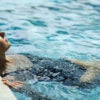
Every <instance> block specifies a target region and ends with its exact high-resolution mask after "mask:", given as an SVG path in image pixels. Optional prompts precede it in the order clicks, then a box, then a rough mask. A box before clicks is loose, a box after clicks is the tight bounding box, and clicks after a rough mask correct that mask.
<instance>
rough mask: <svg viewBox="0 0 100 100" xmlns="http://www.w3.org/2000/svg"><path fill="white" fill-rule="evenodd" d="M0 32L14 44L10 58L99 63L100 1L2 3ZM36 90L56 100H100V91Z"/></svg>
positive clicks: (55, 86)
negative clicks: (18, 55) (14, 55)
mask: <svg viewBox="0 0 100 100" xmlns="http://www.w3.org/2000/svg"><path fill="white" fill-rule="evenodd" d="M0 31H5V32H6V33H7V34H6V36H7V37H8V39H9V41H10V42H11V43H12V47H11V48H10V50H9V51H8V53H9V54H11V53H30V54H34V55H39V56H44V57H50V58H59V57H62V58H63V57H67V58H76V59H83V60H93V59H100V49H99V48H100V1H99V0H0ZM33 88H34V89H37V90H39V91H40V92H43V93H44V94H49V95H51V96H53V97H54V99H55V100H90V99H91V100H100V96H99V94H100V87H96V88H93V89H90V90H89V89H86V90H80V89H78V88H77V87H68V86H64V85H62V84H59V83H48V82H38V83H37V84H34V85H33ZM21 100H22V99H21ZM23 100H24V99H23ZM25 100H30V99H29V98H27V99H25Z"/></svg>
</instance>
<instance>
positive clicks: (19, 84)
mask: <svg viewBox="0 0 100 100" xmlns="http://www.w3.org/2000/svg"><path fill="white" fill-rule="evenodd" d="M2 82H3V83H4V84H5V85H7V86H8V87H10V88H15V89H18V88H20V87H22V86H23V84H24V83H23V82H21V81H14V82H10V81H9V80H7V79H6V78H2Z"/></svg>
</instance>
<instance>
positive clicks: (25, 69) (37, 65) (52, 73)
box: [5, 54, 86, 85]
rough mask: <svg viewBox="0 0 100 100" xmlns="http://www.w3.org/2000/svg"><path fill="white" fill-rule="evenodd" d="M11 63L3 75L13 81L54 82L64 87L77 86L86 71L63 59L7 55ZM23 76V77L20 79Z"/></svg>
mask: <svg viewBox="0 0 100 100" xmlns="http://www.w3.org/2000/svg"><path fill="white" fill-rule="evenodd" d="M8 57H9V58H12V59H13V63H12V64H9V65H8V66H7V67H6V70H5V75H11V76H14V77H15V79H16V78H17V80H20V81H25V80H27V79H34V77H35V78H36V79H37V81H56V82H62V83H63V84H66V85H78V84H79V83H80V78H81V76H82V75H83V74H84V73H85V71H86V69H85V68H84V67H82V66H80V65H77V64H75V63H72V62H71V61H69V60H64V59H57V60H54V59H49V58H44V57H38V56H32V55H29V54H24V55H9V56H8ZM22 75H23V77H22Z"/></svg>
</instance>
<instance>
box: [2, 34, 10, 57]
mask: <svg viewBox="0 0 100 100" xmlns="http://www.w3.org/2000/svg"><path fill="white" fill-rule="evenodd" d="M9 47H10V43H9V42H8V40H7V38H5V33H4V32H0V55H1V54H4V53H5V52H6V51H7V50H8V49H9Z"/></svg>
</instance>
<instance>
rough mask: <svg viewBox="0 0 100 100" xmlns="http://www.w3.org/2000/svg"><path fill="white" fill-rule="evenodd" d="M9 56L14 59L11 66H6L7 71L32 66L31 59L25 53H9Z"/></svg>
mask: <svg viewBox="0 0 100 100" xmlns="http://www.w3.org/2000/svg"><path fill="white" fill-rule="evenodd" d="M7 57H8V58H9V59H11V61H12V63H11V64H10V66H7V68H6V72H7V73H8V72H13V71H17V70H24V69H27V68H30V67H32V65H33V64H32V62H31V61H30V59H29V58H28V57H26V56H25V55H20V54H13V55H7Z"/></svg>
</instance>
